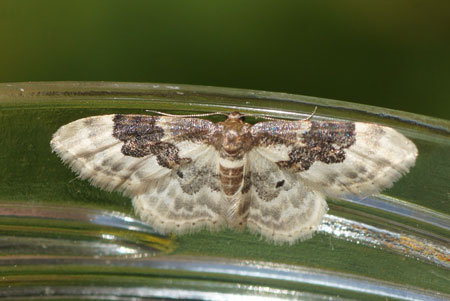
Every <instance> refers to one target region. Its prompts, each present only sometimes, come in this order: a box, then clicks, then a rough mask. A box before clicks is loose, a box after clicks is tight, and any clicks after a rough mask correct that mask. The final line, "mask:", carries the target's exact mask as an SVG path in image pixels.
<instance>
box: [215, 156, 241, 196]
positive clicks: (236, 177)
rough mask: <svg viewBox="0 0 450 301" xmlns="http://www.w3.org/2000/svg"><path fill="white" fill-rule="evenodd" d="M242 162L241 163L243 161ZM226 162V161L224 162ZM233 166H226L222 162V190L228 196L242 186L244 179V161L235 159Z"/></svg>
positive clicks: (220, 168) (220, 166)
mask: <svg viewBox="0 0 450 301" xmlns="http://www.w3.org/2000/svg"><path fill="white" fill-rule="evenodd" d="M228 162H229V161H228ZM241 162H242V164H239V163H241ZM223 163H225V162H223ZM233 163H235V164H233V165H232V166H229V165H228V166H229V167H227V165H225V166H224V164H222V162H220V165H219V170H220V184H221V186H222V191H223V193H224V194H225V195H226V196H233V195H235V194H236V193H237V192H238V191H239V190H240V189H241V187H242V182H243V181H244V162H243V161H234V162H233Z"/></svg>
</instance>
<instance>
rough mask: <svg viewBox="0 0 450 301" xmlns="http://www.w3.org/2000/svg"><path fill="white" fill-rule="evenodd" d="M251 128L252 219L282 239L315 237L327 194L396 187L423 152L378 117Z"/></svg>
mask: <svg viewBox="0 0 450 301" xmlns="http://www.w3.org/2000/svg"><path fill="white" fill-rule="evenodd" d="M251 133H252V136H253V141H254V147H253V149H252V150H251V151H250V152H249V154H248V162H249V168H248V170H249V172H250V182H251V203H250V207H249V215H248V220H247V224H248V227H249V229H250V230H252V231H253V232H260V233H261V234H262V235H263V236H265V237H266V238H268V239H269V240H273V241H275V242H290V243H293V242H295V241H296V240H298V239H304V238H308V237H309V236H311V234H312V233H313V232H314V231H315V230H316V228H317V226H318V225H319V224H320V223H321V220H322V217H323V215H324V214H325V212H326V210H327V206H326V202H325V196H331V197H341V196H345V195H349V194H357V195H360V196H364V195H369V194H373V193H376V192H378V191H380V190H382V189H384V188H387V187H390V186H391V185H392V183H393V182H394V181H395V180H397V179H398V178H400V177H401V175H402V174H404V173H406V172H407V171H408V170H409V168H410V167H411V166H413V165H414V162H415V158H416V156H417V148H416V147H415V145H414V144H413V143H412V142H411V141H409V140H408V139H407V138H405V137H404V136H403V135H401V134H400V133H398V132H396V131H395V130H393V129H391V128H387V127H383V126H379V125H374V124H366V123H342V122H310V121H294V122H288V121H270V122H262V123H258V124H256V125H254V126H253V127H252V128H251Z"/></svg>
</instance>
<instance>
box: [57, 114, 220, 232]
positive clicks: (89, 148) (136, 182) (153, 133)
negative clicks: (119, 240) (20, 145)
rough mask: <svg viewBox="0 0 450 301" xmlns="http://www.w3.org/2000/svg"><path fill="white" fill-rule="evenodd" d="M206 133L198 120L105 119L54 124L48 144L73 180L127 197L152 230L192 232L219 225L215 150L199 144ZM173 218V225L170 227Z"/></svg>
mask: <svg viewBox="0 0 450 301" xmlns="http://www.w3.org/2000/svg"><path fill="white" fill-rule="evenodd" d="M214 130H215V125H214V123H212V122H210V121H207V120H201V119H188V118H174V117H159V116H156V117H155V116H143V115H105V116H94V117H88V118H84V119H80V120H76V121H74V122H72V123H69V124H67V125H65V126H62V127H61V128H60V129H59V130H58V131H57V132H56V133H55V134H54V135H53V139H52V141H51V143H50V144H51V147H52V149H53V151H54V152H56V153H57V154H58V155H59V156H60V157H61V158H62V160H63V161H64V162H65V163H67V164H68V165H70V167H71V168H72V169H73V170H74V171H75V172H76V173H78V174H79V175H80V177H81V178H83V179H89V180H90V181H91V183H92V184H94V185H95V186H98V187H100V188H103V189H106V190H118V191H122V192H123V193H124V194H125V195H128V196H130V197H132V198H133V204H134V206H135V209H136V212H137V213H138V214H139V215H140V216H141V217H142V218H143V219H145V220H147V222H149V223H150V224H152V225H153V226H155V228H157V229H159V230H160V231H163V232H169V231H172V230H174V231H176V232H183V231H186V228H185V227H183V225H184V226H186V225H187V224H186V223H190V228H192V229H195V228H198V227H203V226H209V227H211V228H215V227H218V226H219V225H220V224H221V220H220V215H218V213H219V211H220V209H219V207H218V206H219V205H218V204H220V202H219V200H220V193H219V192H218V191H217V185H218V182H217V181H218V176H217V175H218V167H217V166H215V165H214V163H216V162H217V159H215V156H217V152H216V151H215V149H214V148H213V147H212V146H210V145H209V144H208V142H207V140H205V137H209V136H210V134H211V132H213V131H214ZM209 160H210V161H209ZM199 170H200V171H202V172H201V173H200V174H199V175H198V178H195V176H196V172H198V171H199ZM194 178H195V179H194ZM200 183H202V185H203V186H202V187H200V188H201V189H198V186H199V185H200ZM192 191H195V193H192ZM200 198H201V199H200ZM207 201H208V202H209V203H208V204H206V203H205V202H207ZM196 202H197V203H196ZM201 202H203V203H205V204H203V203H201ZM174 216H178V218H177V221H178V222H179V224H180V226H177V225H178V224H175V223H173V224H171V223H170V221H169V220H170V218H172V217H174ZM164 219H167V221H166V224H165V225H164V224H161V220H164ZM195 221H197V222H195ZM193 222H194V223H196V224H195V225H192V223H193ZM156 223H158V224H156ZM208 223H209V224H208Z"/></svg>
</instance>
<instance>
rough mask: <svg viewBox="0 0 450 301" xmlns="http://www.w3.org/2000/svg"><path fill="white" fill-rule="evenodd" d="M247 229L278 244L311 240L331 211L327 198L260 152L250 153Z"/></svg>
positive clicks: (248, 162)
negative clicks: (328, 207) (328, 211)
mask: <svg viewBox="0 0 450 301" xmlns="http://www.w3.org/2000/svg"><path fill="white" fill-rule="evenodd" d="M247 164H248V177H249V182H250V183H251V185H249V187H250V188H249V191H248V192H247V193H246V195H248V196H249V197H250V203H249V208H248V217H247V227H248V228H249V230H250V231H251V232H254V233H260V234H261V235H262V236H263V237H265V238H266V239H267V240H269V241H273V242H275V243H285V242H288V243H291V244H292V243H294V242H295V241H297V240H303V239H307V238H310V237H311V235H312V234H313V233H314V232H315V231H316V230H317V226H318V225H319V224H320V222H321V221H322V217H323V215H324V214H325V213H326V211H327V203H326V201H325V196H324V195H323V194H322V193H321V192H319V191H314V190H311V189H310V188H309V187H308V185H306V184H305V183H303V182H302V181H301V180H299V179H298V177H297V176H296V175H295V174H294V173H292V172H291V171H289V170H287V169H283V168H280V167H279V166H278V165H277V164H276V163H275V162H273V161H271V160H268V159H267V158H265V157H264V156H262V155H261V154H260V153H259V152H258V151H256V150H252V151H250V152H249V153H248V160H247Z"/></svg>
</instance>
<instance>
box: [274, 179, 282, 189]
mask: <svg viewBox="0 0 450 301" xmlns="http://www.w3.org/2000/svg"><path fill="white" fill-rule="evenodd" d="M283 185H284V180H281V181H278V182H277V185H275V188H280V187H281V186H283Z"/></svg>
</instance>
